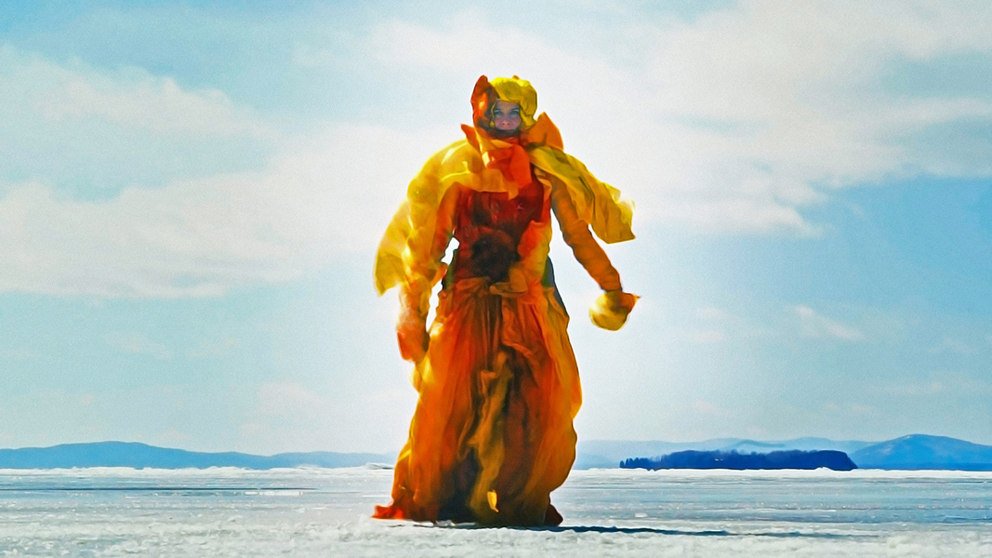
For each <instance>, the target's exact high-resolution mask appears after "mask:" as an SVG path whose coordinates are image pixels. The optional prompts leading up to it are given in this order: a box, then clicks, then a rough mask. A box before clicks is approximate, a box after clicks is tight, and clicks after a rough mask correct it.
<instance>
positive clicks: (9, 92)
mask: <svg viewBox="0 0 992 558" xmlns="http://www.w3.org/2000/svg"><path fill="white" fill-rule="evenodd" d="M0 87H2V88H3V89H4V90H6V94H5V98H6V100H7V103H5V104H7V109H8V111H9V112H14V111H17V112H21V113H25V112H28V113H35V114H37V115H39V116H41V117H42V118H44V119H46V120H49V121H55V122H57V123H59V124H63V125H64V124H66V123H68V122H69V121H71V120H74V119H84V118H96V119H101V120H104V121H106V122H109V123H112V124H116V125H118V126H120V127H121V128H124V129H128V128H131V129H144V130H149V131H153V132H157V133H165V134H182V135H183V136H184V137H187V138H188V137H189V136H190V135H194V136H205V137H230V136H235V135H249V136H260V137H271V136H274V135H275V132H274V131H273V130H272V129H270V128H268V127H266V126H263V125H261V124H260V123H259V122H258V121H257V118H256V117H254V115H252V114H251V113H250V111H248V110H247V109H245V108H244V107H238V106H236V105H235V104H234V103H232V102H231V101H230V99H228V98H227V96H226V95H225V94H224V93H223V92H221V91H219V90H217V89H203V90H199V91H186V90H184V89H182V88H181V87H180V86H179V85H178V84H177V83H176V82H175V80H173V79H171V78H168V77H157V76H153V75H150V74H148V73H147V72H145V71H144V70H142V69H139V68H124V69H121V70H117V71H113V72H107V71H100V70H97V69H94V68H91V67H89V66H86V65H84V64H83V63H81V62H79V61H76V62H72V63H70V64H67V65H59V64H55V63H53V62H50V61H48V60H46V59H44V58H42V57H41V56H38V55H35V54H31V53H25V52H21V51H18V50H15V49H13V48H11V47H9V46H5V47H2V48H0ZM8 111H5V112H8Z"/></svg>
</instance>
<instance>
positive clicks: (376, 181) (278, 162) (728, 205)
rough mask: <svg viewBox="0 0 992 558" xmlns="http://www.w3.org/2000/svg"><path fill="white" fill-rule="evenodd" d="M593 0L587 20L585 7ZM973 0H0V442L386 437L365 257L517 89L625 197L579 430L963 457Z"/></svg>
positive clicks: (377, 330)
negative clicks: (612, 316)
mask: <svg viewBox="0 0 992 558" xmlns="http://www.w3.org/2000/svg"><path fill="white" fill-rule="evenodd" d="M617 4H619V5H617ZM990 27H992V5H990V4H988V3H987V2H983V1H976V2H969V1H951V2H947V1H932V2H930V1H886V0H879V1H874V2H854V1H851V2H847V1H830V2H826V1H823V2H820V1H810V2H803V3H793V2H787V1H784V0H783V1H741V2H733V1H714V2H693V3H685V2H678V1H658V2H639V1H632V2H625V3H613V2H605V1H604V2H599V1H595V0H590V1H582V2H575V1H570V2H564V1H557V2H556V1H551V2H546V3H533V2H485V3H474V2H464V1H459V2H433V1H432V2H377V3H353V2H319V1H312V2H266V1H259V2H241V1H234V0H228V1H221V0H217V1H186V2H156V1H149V2H142V3H132V2H125V1H115V0H94V1H85V2H84V1H81V0H79V1H71V0H70V1H58V2H56V1H50V2H48V1H30V2H28V1H23V2H22V1H18V0H14V1H7V2H3V3H2V4H0V447H26V446H48V445H53V444H59V443H70V442H90V441H102V440H123V441H137V442H145V443H149V444H155V445H162V446H168V447H181V448H185V449H190V450H199V451H244V452H251V453H261V454H272V453H277V452H286V451H316V450H322V451H373V452H387V451H397V450H398V449H399V448H400V446H401V445H402V444H403V442H404V440H405V436H406V432H407V428H408V425H409V419H410V417H411V416H412V414H413V408H414V405H415V403H416V393H415V391H414V390H413V388H412V386H411V385H410V383H409V376H410V371H411V367H410V365H409V364H408V363H406V362H404V361H403V360H401V359H400V357H399V353H398V350H397V348H396V346H395V334H394V332H393V324H394V322H395V316H396V312H397V309H398V303H397V301H396V295H395V293H394V292H390V293H387V294H386V295H385V296H383V297H378V296H377V295H376V293H375V289H374V287H373V282H372V264H373V258H374V250H375V247H376V245H377V244H378V240H379V238H380V235H381V234H382V231H383V230H384V229H385V227H386V225H387V223H388V221H389V218H390V216H391V215H392V213H393V211H395V209H396V208H397V207H398V205H399V203H400V201H401V200H402V198H403V196H404V193H405V188H406V184H407V183H408V182H409V180H410V179H411V178H412V177H413V175H414V174H415V173H416V172H417V171H418V170H419V168H420V166H421V165H422V164H423V162H424V161H425V160H426V159H427V158H428V157H429V156H430V155H431V154H432V153H434V152H435V151H437V150H438V149H440V148H441V147H443V146H444V145H446V144H448V143H450V142H451V141H454V140H456V139H458V138H459V136H460V133H461V132H460V130H459V124H462V123H466V122H468V121H469V119H470V111H471V108H470V105H469V97H470V95H471V91H472V86H473V85H474V83H475V80H476V79H477V78H478V77H479V75H482V74H485V75H488V76H489V77H496V76H510V75H514V74H516V75H519V76H521V77H523V78H525V79H528V80H529V81H531V83H532V84H533V85H534V87H535V88H536V89H537V91H538V99H539V107H538V110H539V112H540V111H547V113H548V115H549V116H550V117H551V118H552V119H553V120H554V121H555V123H556V124H557V125H558V126H559V128H560V129H561V130H562V135H563V138H564V143H565V150H566V151H567V152H569V153H570V154H572V155H574V156H576V157H577V158H579V159H580V160H582V161H583V162H584V163H585V164H586V165H587V166H588V167H589V168H590V170H592V171H593V172H594V173H595V174H596V175H597V176H598V177H599V178H601V179H602V180H604V181H606V182H609V183H610V184H612V185H614V186H616V187H617V188H619V189H621V190H622V191H623V193H624V195H625V196H627V197H629V198H630V199H632V200H633V201H634V202H635V204H636V207H637V209H636V213H635V219H634V231H635V233H636V234H637V237H638V238H637V239H636V240H634V241H632V242H627V243H622V244H616V245H611V246H608V247H607V252H608V254H609V255H610V257H611V258H612V260H613V262H614V264H615V265H616V267H617V268H618V270H619V271H620V274H621V277H622V279H623V282H624V286H625V289H626V290H628V291H630V292H633V293H636V294H638V295H640V296H641V297H642V298H641V300H640V302H639V303H638V306H637V308H636V309H635V310H634V312H633V313H632V314H631V316H630V319H629V321H628V323H627V325H626V326H625V327H624V328H623V329H622V330H621V331H619V332H608V331H604V330H599V329H596V328H595V327H594V326H593V325H592V324H591V323H590V322H589V320H588V318H587V317H586V315H587V314H586V308H588V307H589V305H591V304H592V302H593V300H594V299H595V297H596V296H597V287H596V285H595V283H594V282H593V281H592V279H590V278H589V277H588V276H587V275H586V274H585V272H584V271H583V270H582V268H581V267H580V266H579V265H578V264H577V263H576V262H575V261H574V260H573V259H572V258H571V254H570V253H569V251H568V249H567V247H565V246H564V245H563V244H562V243H561V242H560V240H559V239H557V238H556V240H555V241H554V243H553V245H552V258H553V260H554V262H555V271H556V276H557V279H558V286H559V289H560V291H561V293H562V297H563V299H564V301H565V304H566V306H567V308H568V309H569V311H570V314H571V316H572V323H571V324H570V328H569V333H570V335H571V338H572V343H573V345H574V348H575V352H576V356H577V359H578V362H579V368H580V374H581V377H582V382H583V390H584V405H583V408H582V410H581V411H580V413H579V415H578V418H577V419H576V430H577V432H578V434H579V438H580V440H583V439H584V440H593V439H624V440H667V441H697V440H703V439H708V438H717V437H742V438H753V439H762V440H778V439H788V438H793V437H800V436H823V437H828V438H833V439H838V440H868V441H871V440H879V441H880V440H886V439H890V438H894V437H897V436H902V435H905V434H910V433H927V434H935V435H946V436H953V437H958V438H963V439H966V440H970V441H973V442H978V443H985V444H992V34H989V33H988V29H989V28H990Z"/></svg>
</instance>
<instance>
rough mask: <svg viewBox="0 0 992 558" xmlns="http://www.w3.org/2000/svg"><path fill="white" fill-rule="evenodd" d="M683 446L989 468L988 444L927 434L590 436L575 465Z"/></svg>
mask: <svg viewBox="0 0 992 558" xmlns="http://www.w3.org/2000/svg"><path fill="white" fill-rule="evenodd" d="M687 450H695V451H737V452H739V453H770V452H772V451H787V450H803V451H812V450H837V451H842V452H844V453H846V454H847V455H848V456H849V457H850V458H851V460H852V461H854V463H855V464H856V465H857V466H858V468H860V469H901V470H921V469H947V470H965V471H992V446H983V445H979V444H973V443H971V442H966V441H964V440H958V439H956V438H948V437H945V436H928V435H925V434H912V435H910V436H903V437H901V438H896V439H894V440H889V441H887V442H861V441H854V440H849V441H834V440H828V439H826V438H796V439H794V440H785V441H781V442H759V441H755V440H744V439H740V438H719V439H715V440H706V441H704V442H687V443H672V442H621V441H612V440H591V441H588V442H579V446H578V456H577V457H576V460H575V468H576V469H592V468H613V467H617V466H618V465H619V463H620V462H621V461H623V460H625V459H630V458H651V459H653V458H659V457H661V456H663V455H668V454H671V453H675V452H680V451H687Z"/></svg>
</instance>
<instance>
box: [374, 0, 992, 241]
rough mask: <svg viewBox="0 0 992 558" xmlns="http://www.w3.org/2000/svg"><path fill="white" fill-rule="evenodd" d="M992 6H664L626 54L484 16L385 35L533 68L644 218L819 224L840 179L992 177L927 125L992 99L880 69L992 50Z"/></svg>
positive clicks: (845, 182)
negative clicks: (892, 82) (898, 86)
mask: <svg viewBox="0 0 992 558" xmlns="http://www.w3.org/2000/svg"><path fill="white" fill-rule="evenodd" d="M988 16H989V8H988V6H986V5H984V4H980V3H966V4H959V3H955V4H946V3H935V2H916V3H909V2H872V3H854V2H808V3H804V4H802V5H801V6H800V5H797V4H795V3H789V2H782V1H753V2H741V3H738V4H735V5H734V6H732V7H729V8H727V9H724V10H719V11H714V12H711V13H709V14H706V15H703V16H701V17H699V18H696V19H694V20H693V21H691V22H688V23H677V24H672V23H670V22H669V21H664V22H661V23H658V22H657V21H654V22H652V21H651V20H650V19H649V18H648V19H645V21H640V22H637V23H636V24H634V25H633V26H628V27H629V28H628V27H624V28H617V29H614V31H615V32H613V33H611V34H610V36H611V37H612V38H613V39H612V40H618V39H617V38H618V37H622V40H624V41H629V42H631V43H633V45H632V46H633V47H636V48H637V51H638V52H639V53H640V56H639V57H636V59H637V60H646V62H631V61H630V60H624V63H616V62H617V61H615V60H610V59H607V58H605V57H603V56H605V55H600V54H593V55H589V54H588V53H589V52H597V51H596V49H595V48H591V47H589V48H582V49H569V48H568V45H565V44H562V43H561V42H552V41H550V40H548V39H546V38H544V37H541V36H538V35H537V34H536V32H531V31H529V30H528V31H523V30H520V29H519V28H493V27H492V26H490V25H487V22H486V21H485V19H486V18H485V16H484V15H483V14H480V13H476V12H466V13H463V14H461V15H459V16H456V17H454V18H452V19H451V20H448V21H442V22H440V23H439V25H438V26H437V27H426V26H416V25H411V24H408V23H404V22H398V21H393V22H388V23H384V24H382V25H381V26H380V27H379V29H378V31H377V32H376V33H375V34H373V36H372V39H371V41H370V42H371V45H372V46H371V48H372V50H373V52H376V53H377V54H378V55H379V56H380V59H381V60H383V61H384V63H389V61H392V62H393V63H395V64H396V65H397V67H403V68H405V69H407V70H409V68H410V67H413V68H427V69H430V70H431V71H432V72H438V73H441V74H443V75H446V76H451V77H452V79H450V80H449V82H454V83H470V82H471V79H472V78H473V77H474V76H475V75H478V73H480V72H487V73H489V75H490V76H492V75H510V74H514V73H516V74H519V75H521V76H523V77H525V78H527V79H529V80H531V81H532V82H533V83H534V84H535V86H536V87H537V89H538V92H539V95H540V98H541V103H542V105H543V107H542V108H543V109H546V110H548V111H549V114H550V115H551V116H552V118H553V119H555V120H556V122H558V124H559V125H560V126H561V128H562V130H563V134H564V138H565V144H566V149H568V150H569V151H572V152H573V153H574V154H576V155H578V156H579V157H580V158H581V159H583V160H584V161H585V162H587V163H588V164H589V166H590V168H591V169H592V170H593V171H594V172H596V173H597V174H599V175H601V177H602V178H604V179H606V180H607V181H609V182H611V183H614V184H616V185H617V186H619V187H620V188H621V189H622V190H623V191H624V192H626V193H628V194H630V195H631V196H632V197H633V198H634V199H635V201H637V203H638V210H639V219H645V218H647V219H659V220H661V221H663V222H666V223H670V224H673V225H676V226H680V227H686V228H690V229H693V230H697V231H700V232H705V233H730V234H738V233H748V232H752V233H753V232H758V233H782V232H785V233H792V234H800V235H818V234H820V233H821V232H822V231H821V227H819V226H817V225H816V224H815V223H810V222H809V221H808V219H807V218H806V217H805V216H804V215H803V213H804V211H805V210H806V209H808V208H809V207H811V206H813V205H815V204H819V203H823V202H824V201H826V200H828V199H829V197H830V195H831V193H832V191H833V190H835V189H836V188H839V187H845V186H851V185H857V184H863V183H866V182H876V181H879V180H882V179H885V178H891V177H894V176H900V175H902V176H905V175H909V174H915V173H918V172H929V173H935V174H954V175H976V174H977V175H981V174H988V173H992V164H990V163H989V162H988V161H989V159H990V157H989V156H990V155H992V152H986V151H982V149H978V148H976V149H972V150H948V149H932V148H933V147H939V145H936V144H935V143H934V142H935V141H936V140H928V139H927V137H926V134H927V133H929V132H930V131H932V130H933V129H934V128H935V127H938V128H939V127H944V128H947V129H953V126H956V125H958V124H960V123H963V122H964V123H966V122H985V123H989V122H990V121H992V102H990V100H989V99H988V98H984V97H977V96H976V94H975V93H974V92H972V93H967V92H965V93H961V94H960V95H952V96H948V95H944V96H933V95H931V96H929V97H924V96H919V97H914V96H912V95H907V94H905V93H904V92H892V91H888V90H886V88H885V86H884V84H882V83H881V82H880V76H881V75H882V74H883V73H884V72H895V73H898V72H899V71H901V70H900V64H904V63H905V62H907V61H921V62H927V63H929V62H932V63H935V64H940V63H942V62H941V57H942V56H951V55H957V54H961V53H969V52H974V53H983V54H984V55H989V54H990V52H989V51H990V49H992V40H990V38H989V34H988V33H987V32H986V30H985V29H986V27H987V26H986V25H985V24H984V23H983V22H987V21H988ZM494 44H498V45H500V48H497V49H494V48H491V47H490V45H494ZM610 50H611V49H609V48H604V49H600V51H599V52H603V53H605V52H608V51H610ZM583 53H586V54H583ZM938 143H939V142H938ZM966 151H967V152H966Z"/></svg>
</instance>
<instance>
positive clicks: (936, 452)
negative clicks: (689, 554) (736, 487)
mask: <svg viewBox="0 0 992 558" xmlns="http://www.w3.org/2000/svg"><path fill="white" fill-rule="evenodd" d="M686 450H696V451H726V452H730V451H737V452H738V453H771V452H773V451H788V450H802V451H813V450H837V451H842V452H844V453H846V454H847V455H848V456H849V457H850V458H851V460H852V461H853V462H854V463H855V464H856V465H857V466H858V467H859V468H861V469H902V470H914V469H949V470H966V471H992V446H983V445H979V444H973V443H971V442H966V441H964V440H958V439H955V438H947V437H944V436H927V435H924V434H913V435H910V436H903V437H902V438H896V439H894V440H889V441H887V442H859V441H853V440H852V441H834V440H828V439H826V438H796V439H794V440H785V441H781V442H761V441H756V440H745V439H740V438H720V439H715V440H706V441H703V442H682V443H675V442H660V441H654V442H624V441H614V440H592V441H584V442H579V445H578V449H577V456H576V460H575V468H576V469H592V468H608V469H613V468H617V467H619V465H620V462H621V461H623V460H625V459H631V458H649V459H655V458H658V457H661V456H663V455H667V454H671V453H675V452H679V451H686ZM395 461H396V454H395V453H334V452H310V453H280V454H277V455H271V456H262V455H251V454H247V453H237V452H226V453H203V452H194V451H186V450H181V449H170V448H160V447H155V446H149V445H147V444H141V443H134V442H95V443H88V444H63V445H59V446H52V447H48V448H21V449H0V469H69V468H73V467H134V468H136V469H141V468H158V469H183V468H207V467H242V468H246V469H274V468H277V467H301V466H312V467H356V466H362V465H366V464H369V463H374V464H382V465H383V466H392V464H393V463H394V462H395Z"/></svg>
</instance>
